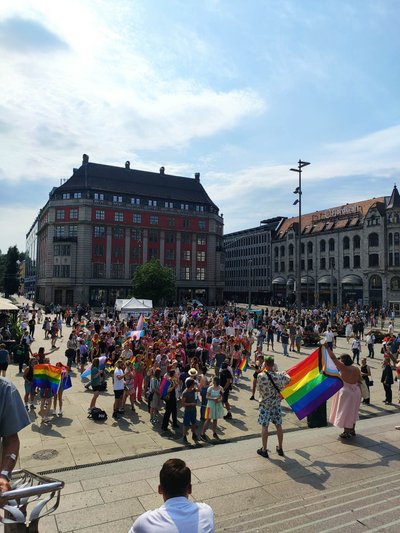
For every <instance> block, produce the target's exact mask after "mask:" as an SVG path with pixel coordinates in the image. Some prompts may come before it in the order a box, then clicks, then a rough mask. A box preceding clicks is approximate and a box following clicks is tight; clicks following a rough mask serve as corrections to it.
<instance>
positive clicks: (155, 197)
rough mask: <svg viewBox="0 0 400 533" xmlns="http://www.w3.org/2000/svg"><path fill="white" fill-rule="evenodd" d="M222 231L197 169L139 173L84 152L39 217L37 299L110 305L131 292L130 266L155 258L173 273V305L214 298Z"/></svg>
mask: <svg viewBox="0 0 400 533" xmlns="http://www.w3.org/2000/svg"><path fill="white" fill-rule="evenodd" d="M222 235H223V219H222V216H220V215H219V211H218V207H217V206H216V205H215V204H214V203H213V202H212V200H211V199H210V198H209V196H208V195H207V193H206V191H205V189H204V188H203V186H202V185H201V183H200V174H199V173H196V174H195V177H194V178H193V179H191V178H185V177H181V176H173V175H168V174H166V173H165V169H164V167H161V168H160V172H159V173H154V172H145V171H142V170H136V169H132V168H130V163H129V161H127V162H126V163H125V166H122V167H116V166H110V165H101V164H97V163H90V162H89V158H88V156H86V155H84V156H83V161H82V165H81V167H80V168H78V169H74V171H73V174H72V176H71V177H70V178H69V179H68V180H66V181H65V183H63V184H62V185H61V186H59V187H57V188H54V189H53V190H52V191H51V193H50V196H49V200H48V201H47V203H46V204H45V205H44V207H43V208H42V209H41V212H40V215H39V218H38V228H37V264H36V297H37V301H38V302H40V303H45V304H48V303H50V302H53V303H55V304H57V303H59V304H62V305H70V304H74V303H82V304H90V305H92V306H98V305H100V304H102V303H106V304H111V305H112V304H113V303H114V301H115V299H116V298H125V297H127V296H129V295H132V276H133V274H134V272H135V270H136V268H137V267H138V266H139V265H142V264H144V263H146V262H147V261H149V260H150V259H153V258H157V259H159V260H160V262H161V264H163V265H165V266H168V267H171V268H172V269H173V270H174V272H175V275H176V285H177V293H176V301H177V302H182V301H184V300H186V299H190V298H196V299H199V300H201V301H203V302H204V303H207V304H216V303H220V302H221V301H222V298H223V286H224V279H223V275H224V272H223V270H224V269H223V253H222Z"/></svg>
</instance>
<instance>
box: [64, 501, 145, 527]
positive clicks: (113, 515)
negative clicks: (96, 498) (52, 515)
mask: <svg viewBox="0 0 400 533" xmlns="http://www.w3.org/2000/svg"><path fill="white" fill-rule="evenodd" d="M143 511H144V507H143V506H142V504H141V503H140V502H139V500H138V498H130V499H128V500H123V501H116V502H114V503H113V504H112V512H109V510H108V508H107V506H106V505H105V504H104V503H102V504H101V505H94V506H93V507H89V508H87V509H85V511H84V512H79V513H77V512H76V511H69V512H65V513H60V514H57V515H56V522H57V527H58V529H59V531H60V533H67V532H69V531H74V530H79V529H84V528H88V527H91V526H97V525H98V524H105V523H109V522H114V521H115V519H119V520H121V519H123V518H128V517H131V516H135V515H140V514H141V513H143Z"/></svg>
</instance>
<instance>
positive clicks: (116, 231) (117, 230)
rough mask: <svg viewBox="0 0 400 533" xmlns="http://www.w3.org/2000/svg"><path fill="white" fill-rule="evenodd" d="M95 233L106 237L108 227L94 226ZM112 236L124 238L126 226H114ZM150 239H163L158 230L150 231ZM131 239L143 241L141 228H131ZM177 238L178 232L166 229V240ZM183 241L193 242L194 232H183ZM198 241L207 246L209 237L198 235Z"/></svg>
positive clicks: (171, 242)
mask: <svg viewBox="0 0 400 533" xmlns="http://www.w3.org/2000/svg"><path fill="white" fill-rule="evenodd" d="M93 235H94V236H95V237H97V238H100V237H105V235H106V228H105V226H94V228H93ZM112 236H113V237H114V239H123V238H124V237H125V228H123V227H121V226H113V227H112ZM147 236H148V240H149V242H159V240H161V235H160V232H159V231H158V230H149V231H148V234H147ZM131 239H133V240H135V241H142V239H143V232H142V230H141V229H136V228H133V229H131ZM175 239H176V234H175V233H173V232H172V231H166V232H165V234H164V240H165V242H166V243H167V244H174V243H175ZM181 242H182V243H183V244H191V242H192V234H191V233H182V234H181ZM196 243H197V245H198V246H206V244H207V237H206V236H205V235H197V237H196Z"/></svg>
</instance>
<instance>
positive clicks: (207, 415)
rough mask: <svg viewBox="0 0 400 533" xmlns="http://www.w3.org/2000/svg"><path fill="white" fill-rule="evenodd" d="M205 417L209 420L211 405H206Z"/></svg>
mask: <svg viewBox="0 0 400 533" xmlns="http://www.w3.org/2000/svg"><path fill="white" fill-rule="evenodd" d="M204 418H205V419H206V420H209V419H210V408H209V407H206V412H205V414H204Z"/></svg>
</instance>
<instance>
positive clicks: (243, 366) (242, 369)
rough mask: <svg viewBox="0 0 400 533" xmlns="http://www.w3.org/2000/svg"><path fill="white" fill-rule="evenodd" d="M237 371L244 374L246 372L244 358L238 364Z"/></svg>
mask: <svg viewBox="0 0 400 533" xmlns="http://www.w3.org/2000/svg"><path fill="white" fill-rule="evenodd" d="M239 370H240V371H241V372H246V370H247V359H246V358H245V357H244V358H243V359H242V360H241V362H240V365H239Z"/></svg>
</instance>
